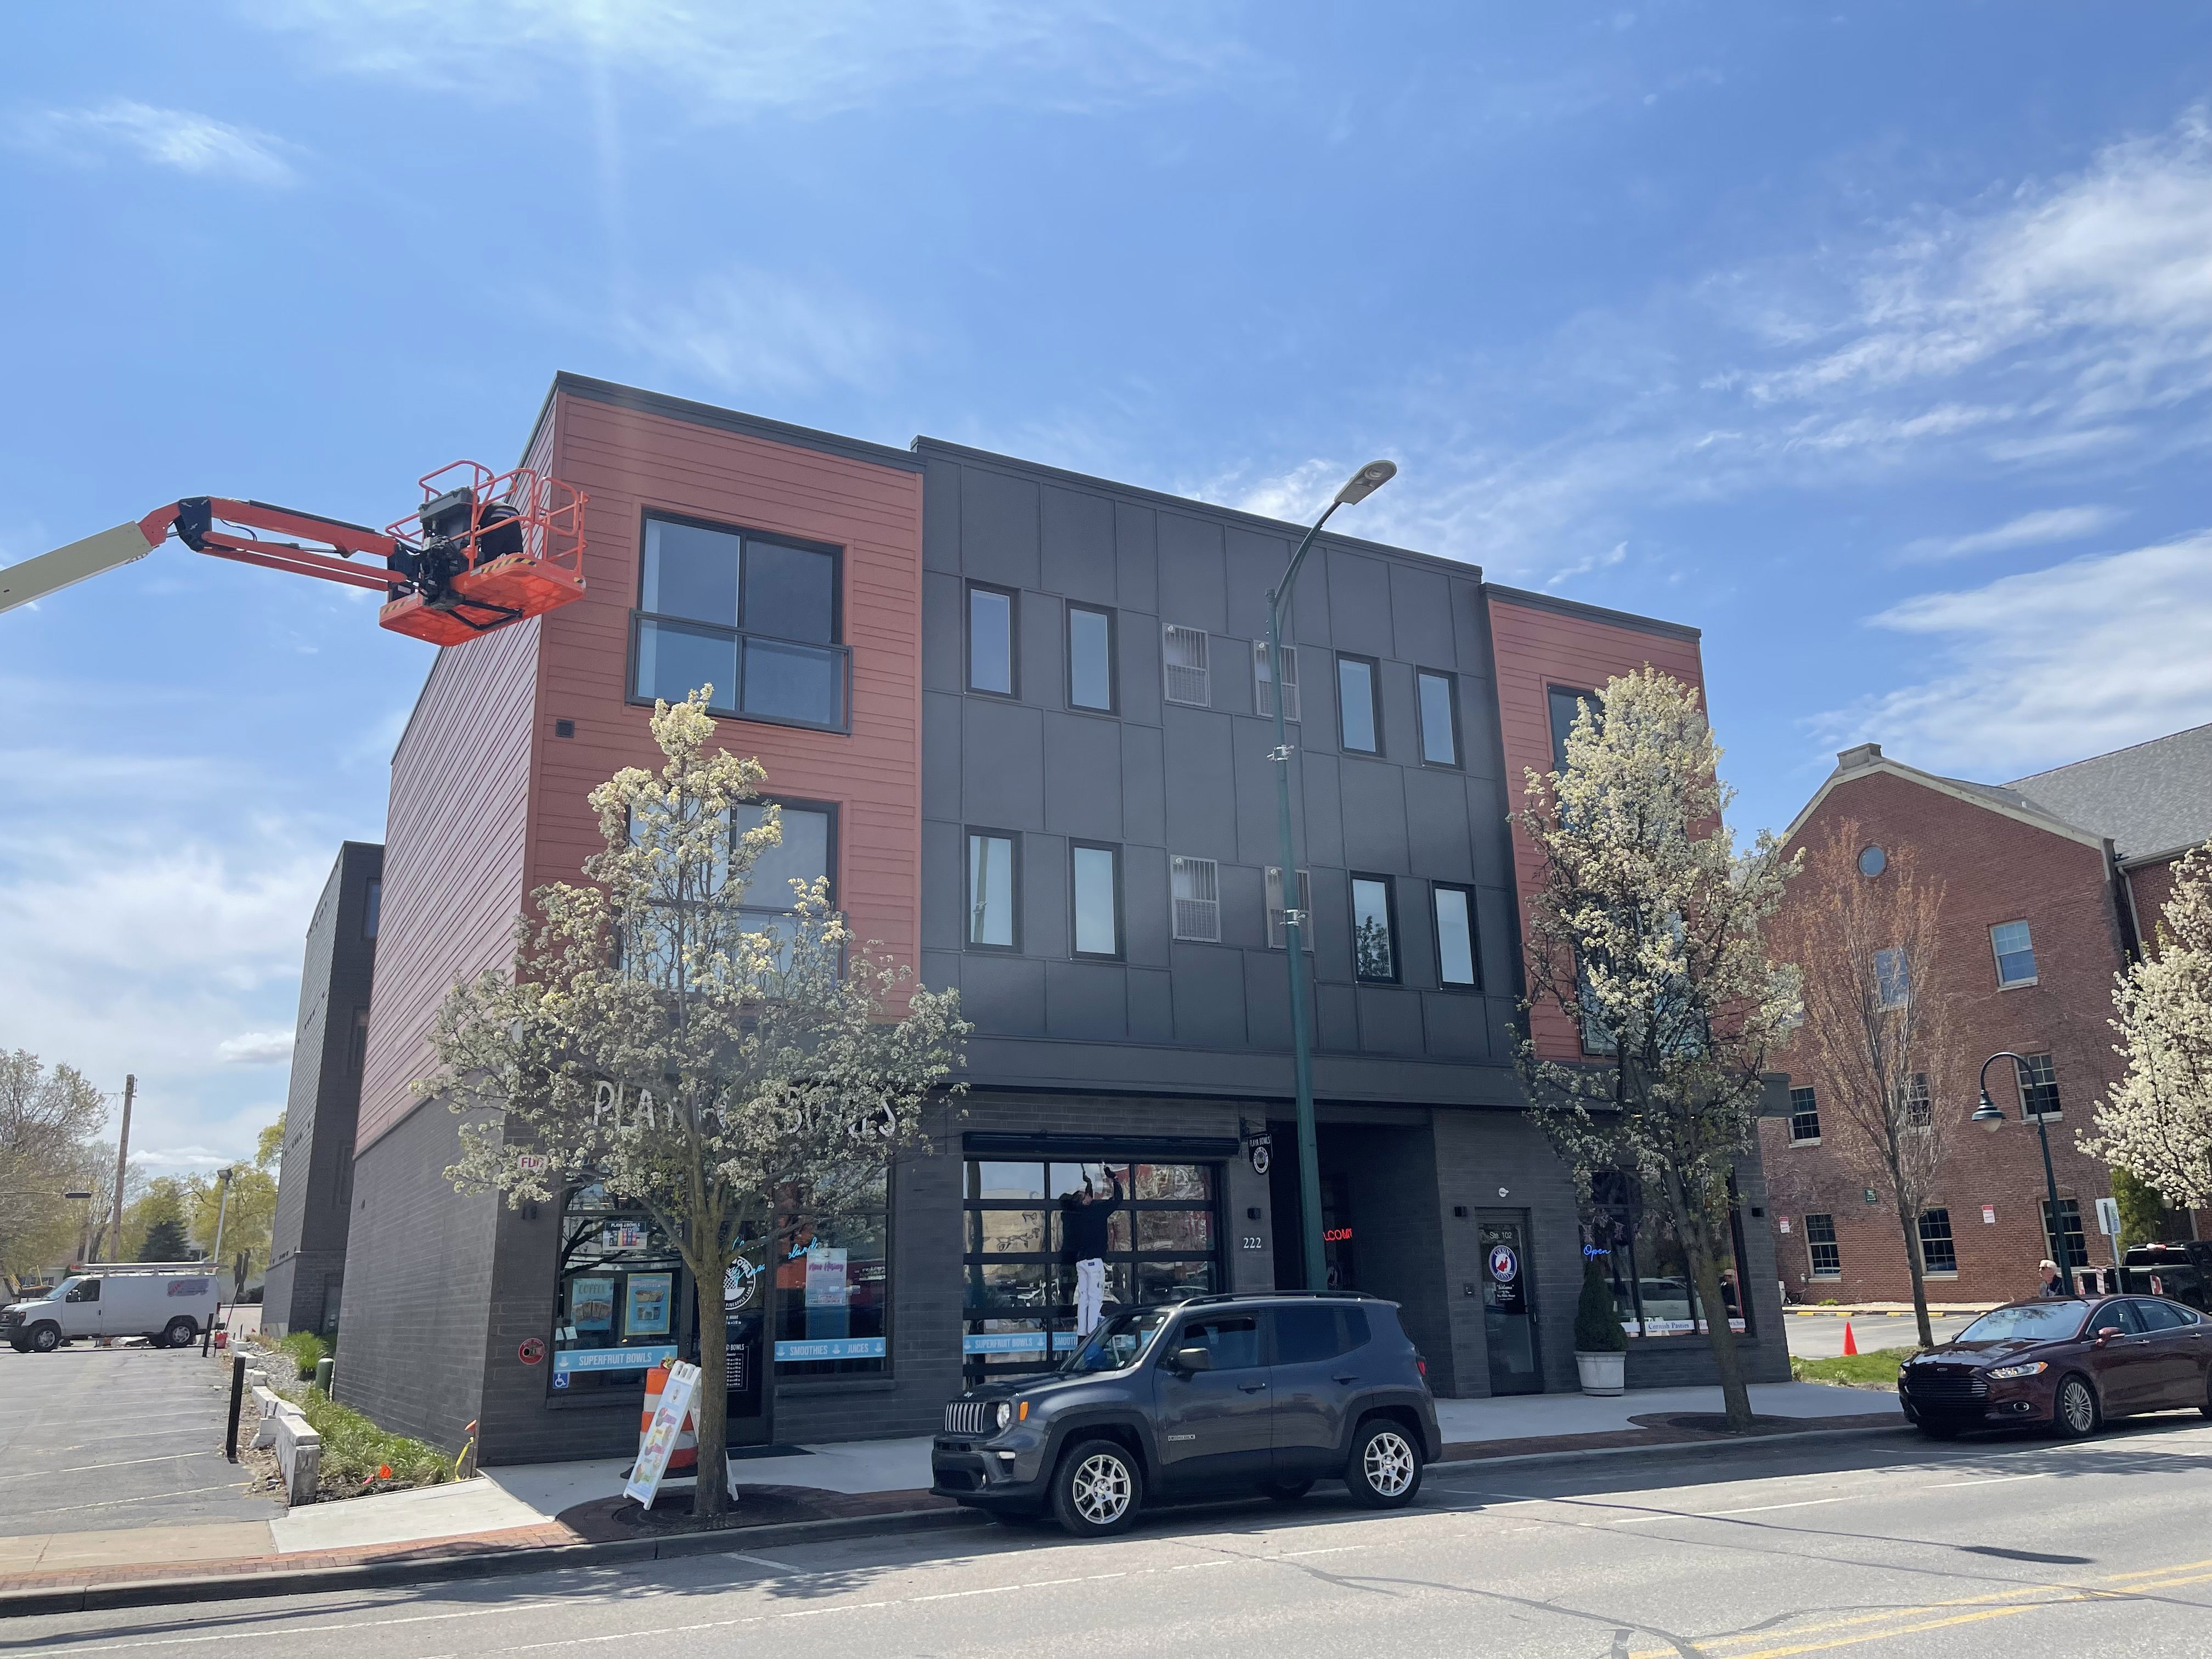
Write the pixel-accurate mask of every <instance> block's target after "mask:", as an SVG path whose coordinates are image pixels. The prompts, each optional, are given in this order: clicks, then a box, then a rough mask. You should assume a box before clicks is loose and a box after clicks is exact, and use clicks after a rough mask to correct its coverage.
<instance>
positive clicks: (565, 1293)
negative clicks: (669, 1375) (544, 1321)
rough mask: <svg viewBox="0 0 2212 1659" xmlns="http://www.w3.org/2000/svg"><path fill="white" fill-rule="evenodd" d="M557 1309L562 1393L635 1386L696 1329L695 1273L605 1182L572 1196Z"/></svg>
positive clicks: (564, 1226)
mask: <svg viewBox="0 0 2212 1659" xmlns="http://www.w3.org/2000/svg"><path fill="white" fill-rule="evenodd" d="M559 1284H560V1291H559V1297H558V1301H557V1302H556V1306H555V1309H554V1316H553V1317H554V1328H553V1369H552V1371H551V1374H550V1377H549V1379H548V1380H549V1382H550V1386H551V1388H552V1389H553V1391H554V1392H555V1393H556V1394H586V1393H592V1392H594V1391H599V1390H604V1389H636V1388H639V1387H640V1386H641V1385H642V1384H643V1383H644V1381H645V1373H646V1370H647V1368H648V1367H650V1366H653V1365H665V1364H667V1363H668V1362H669V1361H670V1360H671V1359H674V1358H677V1356H678V1352H679V1348H682V1349H683V1351H684V1352H689V1349H688V1346H684V1344H685V1340H686V1336H687V1334H688V1333H689V1332H690V1328H691V1324H692V1319H691V1314H692V1297H691V1294H690V1279H689V1277H688V1276H687V1275H686V1274H685V1273H684V1262H683V1258H682V1257H681V1256H679V1255H678V1254H677V1252H676V1248H675V1245H674V1243H672V1242H671V1240H670V1238H669V1237H668V1236H667V1234H666V1233H665V1232H664V1231H662V1230H661V1229H660V1227H659V1224H657V1223H656V1222H655V1221H653V1218H651V1217H650V1216H648V1215H647V1214H646V1213H645V1212H643V1211H641V1210H636V1209H632V1208H629V1207H627V1206H625V1205H624V1204H623V1203H622V1202H621V1201H620V1200H613V1199H610V1198H609V1196H608V1195H607V1194H606V1193H605V1191H604V1190H603V1189H602V1188H599V1187H596V1186H592V1187H585V1188H579V1189H578V1190H576V1191H575V1192H573V1193H571V1194H569V1195H568V1203H567V1204H566V1205H565V1206H563V1208H562V1216H561V1260H560V1270H559Z"/></svg>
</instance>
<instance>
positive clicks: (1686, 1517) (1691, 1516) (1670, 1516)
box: [1606, 1498, 1852, 1527]
mask: <svg viewBox="0 0 2212 1659" xmlns="http://www.w3.org/2000/svg"><path fill="white" fill-rule="evenodd" d="M1851 1501H1852V1500H1851V1499H1850V1498H1804V1499H1802V1500H1801V1501H1800V1502H1798V1503H1795V1504H1750V1505H1748V1506H1747V1507H1746V1508H1743V1509H1740V1510H1659V1511H1658V1512H1656V1514H1651V1515H1624V1516H1620V1517H1619V1518H1617V1519H1615V1520H1612V1521H1608V1522H1606V1525H1607V1526H1608V1527H1626V1526H1628V1525H1631V1524H1632V1523H1633V1522H1638V1521H1705V1520H1709V1519H1711V1518H1712V1517H1713V1516H1722V1515H1764V1514H1765V1513H1766V1512H1767V1511H1768V1510H1809V1509H1814V1508H1817V1507H1819V1506H1820V1504H1848V1503H1850V1502H1851Z"/></svg>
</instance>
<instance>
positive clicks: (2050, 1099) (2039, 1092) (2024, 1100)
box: [2013, 1054, 2059, 1117]
mask: <svg viewBox="0 0 2212 1659" xmlns="http://www.w3.org/2000/svg"><path fill="white" fill-rule="evenodd" d="M2013 1069H2014V1070H2015V1071H2016V1072H2018V1073H2020V1109H2021V1115H2023V1116H2026V1117H2057V1116H2058V1115H2059V1105H2058V1072H2057V1067H2055V1066H2053V1065H2052V1064H2051V1056H2050V1055H2049V1054H2030V1055H2029V1056H2028V1057H2027V1063H2026V1064H2024V1065H2023V1064H2022V1063H2021V1061H2019V1060H2015V1061H2014V1062H2013Z"/></svg>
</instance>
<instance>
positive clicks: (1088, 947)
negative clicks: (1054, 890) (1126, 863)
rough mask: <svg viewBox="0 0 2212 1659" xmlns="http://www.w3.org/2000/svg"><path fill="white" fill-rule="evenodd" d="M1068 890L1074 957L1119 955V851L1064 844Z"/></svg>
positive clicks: (1080, 843)
mask: <svg viewBox="0 0 2212 1659" xmlns="http://www.w3.org/2000/svg"><path fill="white" fill-rule="evenodd" d="M1068 861H1069V865H1070V871H1069V883H1068V885H1069V889H1070V890H1071V891H1072V892H1073V895H1074V900H1075V954H1076V955H1077V956H1079V957H1118V956H1120V955H1121V848H1118V847H1104V846H1099V845H1097V844H1095V843H1091V842H1070V843H1069V845H1068Z"/></svg>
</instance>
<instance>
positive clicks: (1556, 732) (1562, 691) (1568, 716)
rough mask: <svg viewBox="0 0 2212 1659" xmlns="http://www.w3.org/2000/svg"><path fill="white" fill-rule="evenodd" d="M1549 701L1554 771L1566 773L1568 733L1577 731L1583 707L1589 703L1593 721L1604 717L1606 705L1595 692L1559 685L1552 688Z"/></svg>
mask: <svg viewBox="0 0 2212 1659" xmlns="http://www.w3.org/2000/svg"><path fill="white" fill-rule="evenodd" d="M1547 701H1548V702H1549V703H1550V705H1551V714H1552V769H1553V771H1554V772H1565V770H1566V769H1567V733H1568V732H1571V731H1573V730H1574V729H1575V721H1576V720H1577V717H1579V715H1580V714H1581V713H1582V708H1583V704H1585V703H1587V704H1588V705H1589V711H1590V719H1591V720H1593V721H1595V720H1599V719H1600V718H1601V716H1602V715H1603V714H1604V711H1605V705H1604V704H1603V703H1601V702H1599V701H1598V696H1597V693H1596V692H1595V691H1575V690H1569V689H1568V688H1566V687H1565V686H1559V685H1555V686H1553V687H1551V688H1550V690H1549V692H1548V694H1547Z"/></svg>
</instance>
